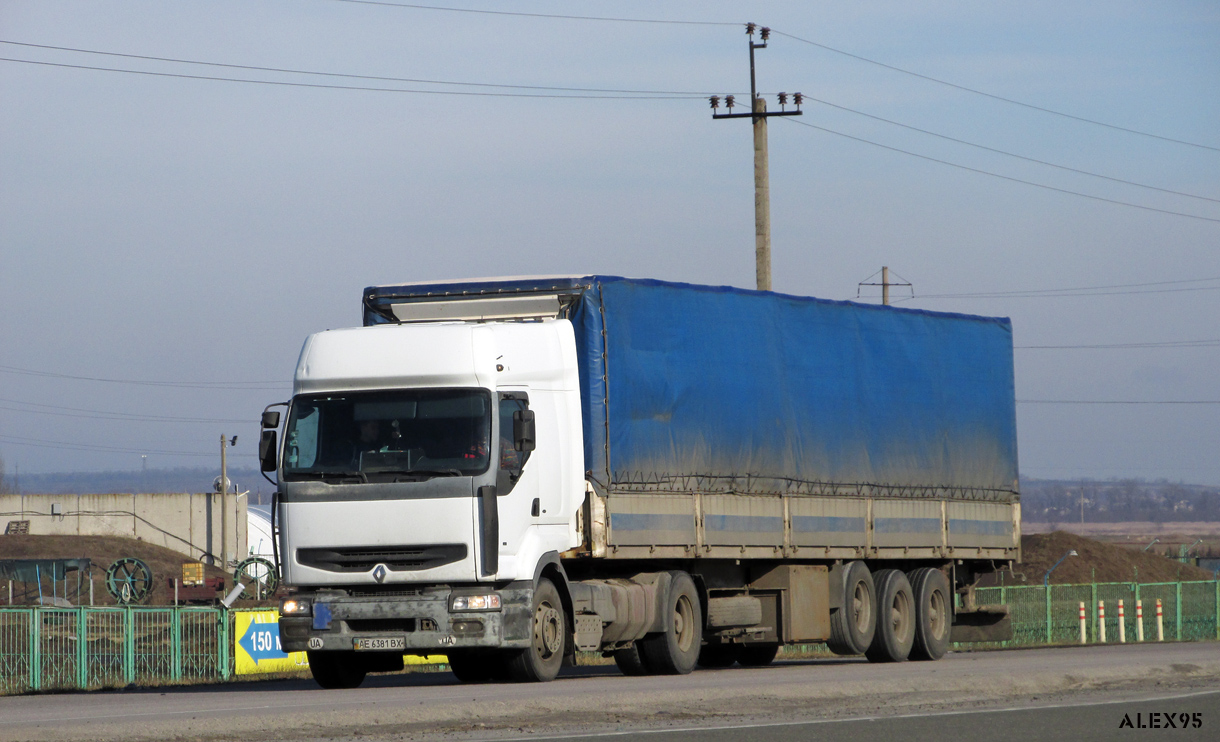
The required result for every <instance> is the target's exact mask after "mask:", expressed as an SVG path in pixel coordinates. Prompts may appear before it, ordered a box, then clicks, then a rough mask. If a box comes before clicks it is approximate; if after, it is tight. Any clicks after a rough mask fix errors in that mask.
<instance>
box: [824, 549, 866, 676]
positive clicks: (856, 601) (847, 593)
mask: <svg viewBox="0 0 1220 742" xmlns="http://www.w3.org/2000/svg"><path fill="white" fill-rule="evenodd" d="M840 569H841V574H842V575H843V580H842V582H839V583H838V584H832V585H831V589H832V590H838V591H839V601H838V602H839V607H838V608H835V609H833V610H831V612H830V638H829V639H828V640H827V641H826V645H827V646H828V647H829V648H830V651H832V652H834V653H835V654H844V655H852V654H864V650H866V649H868V647H869V645H870V644H872V643H873V634H874V633H875V632H876V630H877V620H876V618H875V616H876V611H875V606H876V601H875V600H874V598H875V597H876V592H875V591H874V590H873V576H872V574H871V573H870V572H869V571H868V567H867V566H865V564H864V562H860V561H855V562H850V563H848V564H845V565H843V566H842V567H841V568H840Z"/></svg>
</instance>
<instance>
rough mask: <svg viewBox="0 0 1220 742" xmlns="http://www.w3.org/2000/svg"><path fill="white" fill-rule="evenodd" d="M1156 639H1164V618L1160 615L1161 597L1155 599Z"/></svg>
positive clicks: (1160, 640) (1161, 640)
mask: <svg viewBox="0 0 1220 742" xmlns="http://www.w3.org/2000/svg"><path fill="white" fill-rule="evenodd" d="M1156 640H1157V641H1159V642H1163V641H1165V620H1164V619H1163V618H1162V617H1161V599H1160V598H1157V599H1156Z"/></svg>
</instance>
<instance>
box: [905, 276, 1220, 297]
mask: <svg viewBox="0 0 1220 742" xmlns="http://www.w3.org/2000/svg"><path fill="white" fill-rule="evenodd" d="M1212 281H1220V276H1215V277H1213V278H1179V279H1175V280H1172V281H1144V282H1141V283H1112V284H1108V285H1105V286H1070V287H1067V288H1062V289H1018V290H1016V291H986V292H982V293H978V294H929V296H935V297H947V296H954V297H956V296H1011V295H1015V294H1039V295H1042V294H1054V293H1060V292H1064V291H1099V290H1103V289H1128V288H1139V287H1144V286H1170V285H1177V284H1183V283H1211V282H1212ZM1208 288H1211V287H1208Z"/></svg>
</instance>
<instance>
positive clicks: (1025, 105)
mask: <svg viewBox="0 0 1220 742" xmlns="http://www.w3.org/2000/svg"><path fill="white" fill-rule="evenodd" d="M771 31H772V33H775V34H778V35H780V36H784V37H786V38H789V39H792V40H793V41H799V42H801V43H803V44H809V45H810V46H816V47H817V48H819V49H825V50H826V51H828V52H834V53H835V54H841V55H843V56H845V57H850V58H852V59H855V60H858V61H860V62H867V63H868V64H873V65H876V66H878V67H884V68H885V69H887V70H893V71H894V72H901V73H902V74H904V75H910V76H912V77H918V78H919V79H921V80H927V81H928V82H934V83H936V84H938V85H945V86H947V87H950V88H954V89H956V90H961V91H964V92H967V93H973V94H975V95H981V96H983V97H984V98H991V99H992V100H998V101H1002V102H1004V103H1010V104H1012V105H1014V106H1021V107H1022V108H1028V109H1031V110H1034V111H1041V112H1042V113H1049V114H1051V115H1053V116H1061V117H1063V118H1067V119H1072V120H1073V121H1081V122H1083V123H1086V124H1093V125H1094V126H1102V127H1105V128H1107V129H1113V130H1115V131H1122V132H1126V133H1128V134H1138V135H1139V136H1144V137H1151V138H1153V139H1160V140H1161V141H1163V142H1173V143H1174V144H1184V145H1186V146H1188V147H1198V148H1199V149H1207V150H1211V151H1213V152H1220V147H1213V146H1211V145H1208V144H1199V143H1198V142H1190V141H1187V140H1185V139H1174V138H1173V137H1167V136H1162V135H1160V134H1153V133H1152V132H1148V131H1140V130H1139V129H1129V128H1127V127H1125V126H1118V125H1117V124H1108V123H1106V122H1104V121H1098V120H1096V119H1090V118H1085V117H1083V116H1076V115H1074V114H1070V113H1064V112H1063V111H1056V110H1054V109H1051V108H1045V107H1043V106H1036V105H1034V104H1032V103H1025V102H1024V101H1019V100H1015V99H1013V98H1005V97H1004V96H1002V95H996V94H994V93H988V92H985V91H982V90H978V89H976V88H969V87H966V86H965V85H958V84H957V83H954V82H949V81H948V80H942V79H940V78H937V77H932V76H930V75H923V74H920V73H918V72H912V71H911V70H908V69H903V68H902V67H897V66H895V65H892V64H886V63H885V62H878V61H877V60H875V59H869V58H868V57H864V56H861V55H859V54H852V53H851V52H847V51H843V50H842V49H836V48H834V47H833V46H827V45H826V44H819V43H818V42H816V41H811V40H810V39H803V38H801V37H800V36H794V35H792V34H790V33H784V32H783V31H777V30H775V29H771Z"/></svg>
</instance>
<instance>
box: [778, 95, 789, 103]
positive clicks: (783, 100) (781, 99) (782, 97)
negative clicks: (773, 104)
mask: <svg viewBox="0 0 1220 742" xmlns="http://www.w3.org/2000/svg"><path fill="white" fill-rule="evenodd" d="M777 97H778V98H779V104H780V105H781V106H782V105H784V104H785V103H787V102H788V94H787V93H780V94H779V95H778V96H777Z"/></svg>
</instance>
